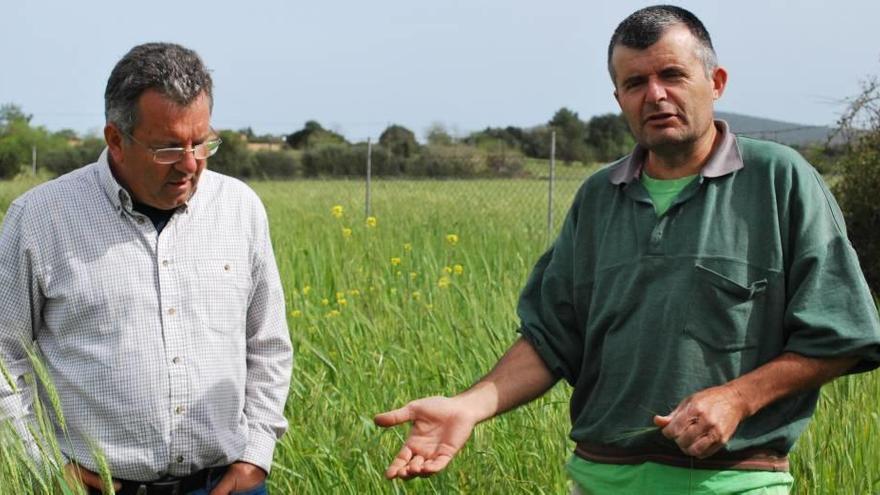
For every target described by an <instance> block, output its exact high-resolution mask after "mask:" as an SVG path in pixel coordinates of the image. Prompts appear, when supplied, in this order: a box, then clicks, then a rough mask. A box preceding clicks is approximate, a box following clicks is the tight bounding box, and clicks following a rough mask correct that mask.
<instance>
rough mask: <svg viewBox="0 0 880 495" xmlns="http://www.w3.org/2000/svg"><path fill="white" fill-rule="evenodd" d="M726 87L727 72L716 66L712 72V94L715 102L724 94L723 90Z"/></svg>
mask: <svg viewBox="0 0 880 495" xmlns="http://www.w3.org/2000/svg"><path fill="white" fill-rule="evenodd" d="M726 87H727V70H725V69H724V67H721V66H718V67H716V68H715V70H714V71H713V72H712V94H713V96H714V97H715V99H716V100H717V99H718V98H721V95H723V94H724V88H726Z"/></svg>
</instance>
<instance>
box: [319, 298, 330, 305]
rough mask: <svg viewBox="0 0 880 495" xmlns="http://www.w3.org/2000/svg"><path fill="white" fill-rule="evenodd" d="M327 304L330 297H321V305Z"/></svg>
mask: <svg viewBox="0 0 880 495" xmlns="http://www.w3.org/2000/svg"><path fill="white" fill-rule="evenodd" d="M329 304H330V299H327V298H326V297H325V298H324V299H321V306H328V305H329Z"/></svg>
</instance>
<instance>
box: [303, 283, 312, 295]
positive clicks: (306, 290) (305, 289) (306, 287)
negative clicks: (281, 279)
mask: <svg viewBox="0 0 880 495" xmlns="http://www.w3.org/2000/svg"><path fill="white" fill-rule="evenodd" d="M311 291H312V287H311V286H310V285H304V286H303V288H302V293H303V295H304V296H307V295H309V292H311Z"/></svg>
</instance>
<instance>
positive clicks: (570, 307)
mask: <svg viewBox="0 0 880 495" xmlns="http://www.w3.org/2000/svg"><path fill="white" fill-rule="evenodd" d="M725 131H726V128H725ZM643 155H644V152H643V151H639V150H637V151H636V152H635V153H634V154H633V155H632V156H630V157H628V158H625V159H622V160H621V161H619V162H617V163H616V164H613V165H612V166H610V167H608V168H606V169H603V170H601V171H599V172H597V173H596V174H594V175H593V176H592V177H590V178H589V179H587V181H586V182H585V183H584V185H583V186H582V187H581V189H580V190H579V191H578V193H577V195H576V197H575V200H574V203H573V205H572V207H571V210H570V211H569V213H568V215H567V217H566V220H565V222H564V224H563V226H562V230H561V233H560V235H559V237H558V239H557V240H556V242H555V243H554V245H553V247H552V248H551V249H550V250H549V251H547V252H546V253H545V254H544V255H543V256H542V257H541V258H540V259H539V261H538V262H537V264H536V266H535V268H534V270H533V271H532V274H531V275H530V277H529V280H528V282H527V283H526V286H525V287H524V289H523V292H522V295H521V298H520V302H519V306H518V310H517V312H518V315H519V317H520V319H521V327H520V332H521V333H522V335H523V337H524V338H525V339H527V340H528V341H529V342H530V343H531V344H532V345H533V347H534V348H535V350H536V351H537V352H538V354H539V355H540V356H541V357H542V359H543V360H544V361H545V363H546V364H547V366H548V368H549V369H550V370H551V371H552V372H553V373H554V374H556V375H557V376H558V377H561V378H564V379H565V380H566V381H568V383H569V384H571V385H572V387H573V391H572V396H571V404H570V414H571V423H572V429H571V438H572V439H573V440H575V441H576V442H579V443H580V444H586V447H587V449H586V450H590V446H591V445H592V446H598V447H600V448H601V449H604V451H611V450H613V451H614V452H615V453H623V454H624V455H632V456H640V457H644V455H645V454H648V455H651V456H654V455H656V456H658V457H661V458H663V459H668V458H671V457H675V456H678V457H684V455H683V454H682V453H681V451H680V450H679V449H678V447H677V446H676V445H675V443H674V442H673V441H671V440H669V439H667V438H665V437H664V436H663V435H662V434H660V433H659V431H652V432H647V433H644V434H640V435H631V434H629V433H631V432H633V431H638V430H640V429H644V428H645V427H648V426H651V425H652V424H653V423H652V418H653V416H654V415H655V414H666V413H668V412H669V411H671V410H672V409H673V408H674V407H675V406H676V405H677V404H678V403H679V402H680V401H681V400H682V399H684V398H685V397H687V396H689V395H691V394H693V393H695V392H697V391H699V390H703V389H706V388H708V387H712V386H717V385H721V384H724V383H727V382H729V381H730V380H732V379H734V378H736V377H739V376H742V375H743V374H745V373H748V372H749V371H752V370H754V369H756V368H758V367H759V366H761V365H763V364H765V363H767V362H769V361H770V360H772V359H774V358H776V357H778V356H779V355H780V354H782V353H784V352H793V353H797V354H800V355H803V356H808V357H816V358H822V357H839V356H857V357H859V358H860V359H861V360H860V362H859V364H858V365H856V367H855V368H854V369H853V370H851V372H856V371H865V370H870V369H873V368H875V367H876V366H877V365H878V363H880V322H878V317H877V310H876V307H875V306H874V301H873V299H872V298H871V296H870V292H869V290H868V287H867V284H866V283H865V280H864V277H863V275H862V273H861V270H860V268H859V264H858V260H857V257H856V254H855V251H854V250H853V249H852V246H851V245H850V243H849V241H848V240H847V237H846V232H845V227H844V223H843V218H842V215H841V213H840V210H839V208H838V207H837V204H836V203H835V201H834V199H833V197H832V196H831V193H830V192H829V191H828V189H827V187H826V186H825V184H824V183H823V181H822V179H821V177H820V176H819V175H818V173H817V172H816V170H815V169H814V168H813V167H811V166H810V165H809V164H808V163H807V162H806V161H805V160H804V159H803V158H802V157H801V156H800V155H799V154H797V153H796V152H795V151H794V150H792V149H790V148H787V147H784V146H781V145H778V144H774V143H769V142H765V141H759V140H754V139H749V138H741V137H738V138H734V137H733V136H732V135H731V134H729V133H726V134H725V136H724V139H723V140H722V142H720V144H719V147H718V149H717V150H716V152H715V153H714V154H713V157H712V158H711V159H710V161H709V162H708V163H707V164H706V165H705V166H704V167H703V169H702V170H701V175H700V177H698V178H697V179H696V180H693V181H691V182H690V184H688V185H686V186H685V187H684V189H683V190H682V191H681V192H680V193H679V194H678V195H677V196H676V198H675V199H674V200H673V201H672V204H671V205H670V206H669V209H668V210H667V211H666V213H665V214H664V215H662V216H658V215H657V214H656V212H655V209H654V205H653V203H652V201H651V198H650V196H649V194H648V192H647V190H646V188H645V186H644V185H643V184H642V183H641V181H639V180H638V177H639V175H640V171H641V163H642V161H643ZM817 399H818V390H809V391H805V392H802V393H799V394H795V395H792V396H789V397H786V398H783V399H780V400H778V401H776V402H774V403H773V404H771V405H769V406H767V407H765V408H764V409H762V410H761V411H759V412H758V413H757V414H755V415H754V416H752V417H750V418H748V419H746V420H745V421H743V422H742V423H741V424H740V425H739V428H738V429H737V431H736V433H735V435H734V436H733V438H732V439H731V440H730V441H729V442H728V444H727V445H726V446H725V447H724V448H722V450H721V451H719V453H718V454H716V455H715V456H713V457H712V458H710V459H723V458H725V457H727V458H730V457H733V456H735V454H736V453H737V452H741V451H744V450H749V449H766V450H769V451H772V452H774V453H776V454H778V455H784V454H787V453H788V452H789V450H790V449H791V447H792V446H793V444H794V442H795V441H796V439H797V438H798V436H800V434H801V433H802V432H803V430H804V428H805V427H806V425H807V423H808V421H809V418H810V416H811V415H812V414H813V411H814V409H815V406H816V401H817ZM594 451H595V449H594ZM656 462H662V461H661V460H658V461H656Z"/></svg>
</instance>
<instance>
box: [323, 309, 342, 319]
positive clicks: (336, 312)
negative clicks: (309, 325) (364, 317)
mask: <svg viewBox="0 0 880 495" xmlns="http://www.w3.org/2000/svg"><path fill="white" fill-rule="evenodd" d="M341 314H342V313H340V312H339V310H338V309H332V310H330V311H329V312H328V313H327V318H335V317H337V316H339V315H341Z"/></svg>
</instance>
